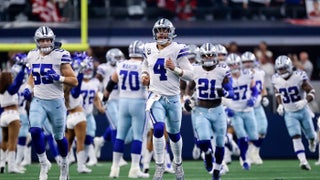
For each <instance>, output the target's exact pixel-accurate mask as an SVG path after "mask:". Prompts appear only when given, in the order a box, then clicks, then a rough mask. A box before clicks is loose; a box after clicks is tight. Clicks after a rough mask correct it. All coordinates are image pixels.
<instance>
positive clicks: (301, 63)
mask: <svg viewBox="0 0 320 180" xmlns="http://www.w3.org/2000/svg"><path fill="white" fill-rule="evenodd" d="M293 65H294V66H295V67H296V68H297V69H300V70H303V71H305V72H306V73H307V75H308V77H309V79H311V76H312V71H313V64H312V62H311V61H310V60H309V54H308V53H307V52H305V51H302V52H300V54H299V60H298V61H296V62H295V63H294V64H293Z"/></svg>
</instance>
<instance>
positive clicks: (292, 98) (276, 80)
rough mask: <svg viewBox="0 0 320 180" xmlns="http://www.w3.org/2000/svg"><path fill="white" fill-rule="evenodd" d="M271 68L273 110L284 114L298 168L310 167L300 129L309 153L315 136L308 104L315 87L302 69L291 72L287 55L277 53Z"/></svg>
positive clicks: (314, 143)
mask: <svg viewBox="0 0 320 180" xmlns="http://www.w3.org/2000/svg"><path fill="white" fill-rule="evenodd" d="M275 68H276V71H277V73H276V74H274V75H273V76H272V84H273V86H274V89H275V92H276V94H275V96H276V99H277V103H278V104H279V105H278V108H277V112H278V113H279V114H280V115H281V116H283V115H284V120H285V123H286V126H287V129H288V132H289V135H290V137H291V139H292V142H293V148H294V151H295V153H296V155H297V157H298V159H299V161H300V167H301V169H304V170H310V169H311V167H310V165H309V163H308V161H307V159H306V155H305V148H304V145H303V143H302V140H301V134H302V131H303V134H304V135H305V136H306V139H308V140H309V150H310V152H315V150H316V146H317V136H316V132H315V129H314V125H313V122H312V114H313V113H312V112H311V110H310V109H309V106H308V103H309V102H311V101H312V100H313V99H314V97H315V90H314V89H313V87H312V86H311V84H310V82H309V78H308V76H307V74H306V73H305V72H304V71H299V70H296V71H293V66H292V61H291V59H290V58H289V57H288V56H284V55H282V56H279V57H278V58H277V59H276V61H275Z"/></svg>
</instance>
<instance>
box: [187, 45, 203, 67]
mask: <svg viewBox="0 0 320 180" xmlns="http://www.w3.org/2000/svg"><path fill="white" fill-rule="evenodd" d="M188 48H189V54H188V59H189V61H190V63H201V61H200V57H199V56H200V55H199V53H200V48H199V47H198V46H196V45H194V44H190V45H188Z"/></svg>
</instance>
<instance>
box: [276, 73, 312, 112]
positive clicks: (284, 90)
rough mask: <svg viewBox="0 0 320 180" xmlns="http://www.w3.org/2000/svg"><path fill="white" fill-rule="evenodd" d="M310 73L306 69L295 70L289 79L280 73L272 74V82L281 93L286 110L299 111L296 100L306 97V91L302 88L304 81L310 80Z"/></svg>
mask: <svg viewBox="0 0 320 180" xmlns="http://www.w3.org/2000/svg"><path fill="white" fill-rule="evenodd" d="M308 79H309V78H308V75H307V74H306V73H305V72H304V71H293V73H292V75H291V76H290V77H289V79H287V80H285V79H283V78H282V77H281V76H280V75H279V74H277V73H276V74H274V75H273V76H272V84H273V86H274V88H275V89H276V91H277V92H278V93H279V94H280V95H281V99H282V104H283V107H284V109H285V110H286V111H288V112H293V111H297V110H299V109H297V107H296V105H295V102H297V101H300V100H302V99H305V98H306V93H305V91H304V90H303V89H302V84H303V81H305V80H308Z"/></svg>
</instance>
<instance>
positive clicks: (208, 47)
mask: <svg viewBox="0 0 320 180" xmlns="http://www.w3.org/2000/svg"><path fill="white" fill-rule="evenodd" d="M199 51H200V53H199V54H200V58H201V64H202V66H205V67H211V66H214V65H216V64H218V59H217V52H216V48H215V46H214V45H213V44H211V43H204V44H203V45H201V47H200V50H199Z"/></svg>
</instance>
